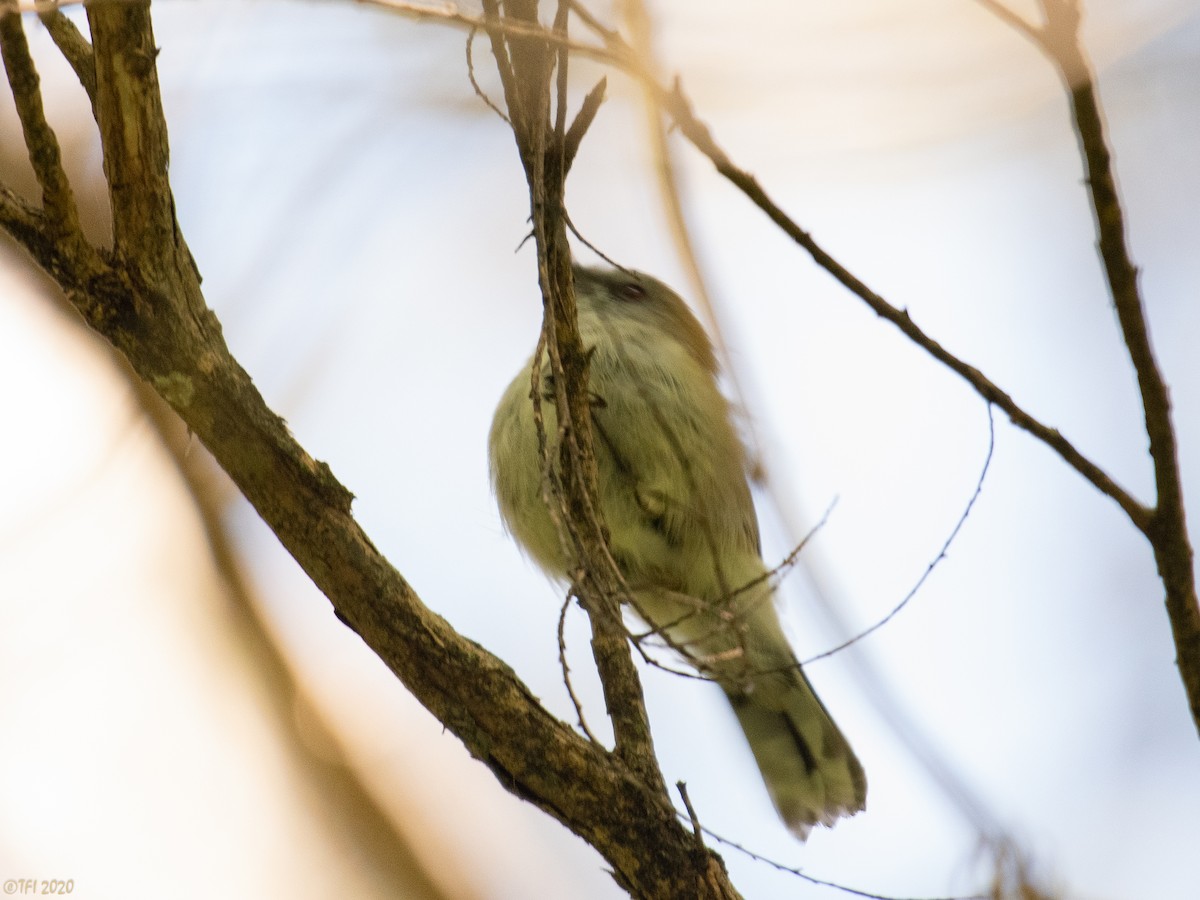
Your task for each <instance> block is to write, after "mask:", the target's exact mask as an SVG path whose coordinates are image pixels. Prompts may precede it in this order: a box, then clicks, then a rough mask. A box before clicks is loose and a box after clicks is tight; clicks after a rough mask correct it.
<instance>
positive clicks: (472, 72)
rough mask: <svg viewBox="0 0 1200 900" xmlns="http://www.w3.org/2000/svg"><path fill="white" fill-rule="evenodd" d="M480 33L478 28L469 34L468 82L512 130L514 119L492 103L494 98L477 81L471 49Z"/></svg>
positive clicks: (476, 94) (476, 93)
mask: <svg viewBox="0 0 1200 900" xmlns="http://www.w3.org/2000/svg"><path fill="white" fill-rule="evenodd" d="M478 33H479V29H478V28H472V29H471V30H470V31H468V32H467V80H468V81H470V82H471V87H472V88H473V89H474V91H475V96H477V97H478V98H479V99H480V100H482V101H483V102H484V103H486V104H487V106H488V109H490V110H491V111H492V112H494V113H495V114H496V115H498V116H499V117H500V118H501V119H503V120H504V121H505V122H506V123H508V126H509V127H510V128H511V127H512V119H510V118H509V117H508V114H507V113H506V112H505V111H504V110H502V109H501V108H500V107H499V106H497V105H496V104H495V103H494V102H493V101H492V98H491V97H489V96H488V95H487V94H486V93H485V92H484V90H483V88H481V87H480V86H479V82H478V81H476V80H475V58H474V54H473V53H472V52H471V49H472V47H473V46H474V44H475V35H476V34H478Z"/></svg>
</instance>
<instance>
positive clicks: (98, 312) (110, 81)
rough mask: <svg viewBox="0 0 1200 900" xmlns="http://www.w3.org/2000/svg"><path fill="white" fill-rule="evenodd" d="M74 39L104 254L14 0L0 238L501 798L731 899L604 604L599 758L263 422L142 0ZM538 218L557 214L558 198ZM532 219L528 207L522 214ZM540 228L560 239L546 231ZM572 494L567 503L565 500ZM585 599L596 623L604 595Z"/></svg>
mask: <svg viewBox="0 0 1200 900" xmlns="http://www.w3.org/2000/svg"><path fill="white" fill-rule="evenodd" d="M88 22H89V25H90V29H91V32H92V40H93V44H94V53H92V54H91V57H92V59H93V60H94V72H95V87H94V92H95V93H94V97H93V101H94V108H95V112H96V119H97V123H98V126H99V129H100V134H101V139H102V144H103V150H104V173H105V177H106V179H107V181H108V185H109V195H110V202H111V205H112V214H113V246H112V248H111V250H103V249H98V248H94V247H91V246H90V245H88V244H87V242H86V241H85V240H84V238H83V236H82V233H81V232H80V231H79V227H78V221H77V216H75V214H74V206H73V201H72V199H71V197H70V189H69V185H67V183H66V180H65V176H63V175H62V172H61V167H60V165H59V160H58V148H57V143H56V142H55V139H54V135H53V133H52V132H51V131H50V130H49V128H48V127H45V122H44V118H42V116H41V98H40V95H39V92H38V82H37V75H36V70H35V69H34V67H33V64H32V61H31V60H30V59H29V54H28V48H27V46H26V43H25V37H24V33H23V31H22V27H21V20H20V17H19V15H18V14H17V13H16V9H15V4H13V3H12V2H11V0H5V4H4V6H2V7H0V36H2V37H3V42H4V51H5V52H4V60H5V65H6V69H7V71H8V73H9V79H10V83H11V86H12V87H13V90H14V94H15V95H16V96H17V97H18V105H19V108H20V110H21V115H22V124H23V125H24V126H25V133H26V139H27V144H28V146H29V150H30V156H31V158H36V159H37V160H38V167H37V173H38V176H39V181H40V182H41V183H42V185H43V195H44V203H43V208H42V209H37V208H34V207H32V206H31V205H29V204H27V203H25V202H24V201H22V200H21V199H20V198H18V197H16V196H15V195H14V194H13V193H12V192H11V191H8V190H6V189H0V226H3V227H4V228H5V230H6V231H7V232H8V233H9V235H10V236H12V237H13V238H15V239H16V240H17V241H18V242H19V243H20V244H22V246H24V247H25V249H26V250H27V251H28V252H29V253H30V254H31V256H33V258H34V259H35V260H36V261H37V263H38V264H39V265H40V266H41V267H42V268H43V269H44V270H45V271H46V272H48V273H49V274H50V275H51V276H52V277H53V278H54V279H55V281H56V282H57V283H58V284H59V285H60V286H61V288H62V290H63V291H64V293H65V294H66V296H67V298H68V299H69V301H70V302H71V304H72V305H73V306H74V307H75V308H76V309H77V310H78V311H79V313H80V314H81V315H82V316H83V318H84V319H85V320H86V321H87V323H88V324H89V325H90V326H91V327H92V328H94V329H95V330H96V331H98V332H99V333H100V334H102V335H103V336H104V337H105V338H107V339H108V340H109V341H110V342H111V343H112V345H113V346H114V347H115V348H116V349H117V350H118V351H120V352H121V353H122V354H123V355H124V356H125V357H126V358H127V359H128V360H129V363H130V364H131V366H132V367H133V369H134V370H135V371H136V372H137V374H138V375H139V376H140V377H141V378H142V379H143V380H144V381H145V382H146V384H148V385H149V386H151V387H152V388H153V389H154V390H155V391H156V392H157V393H158V394H159V395H161V396H162V397H163V398H164V399H165V400H166V401H167V402H168V403H169V404H170V405H171V407H172V408H173V409H174V410H175V411H176V412H177V413H178V414H179V416H180V417H181V418H182V419H183V420H184V421H185V422H186V423H187V425H188V427H189V428H190V429H191V431H192V432H193V433H195V435H196V436H197V437H198V438H199V439H200V440H201V441H203V443H204V444H205V446H206V447H207V448H208V449H209V451H210V452H211V453H212V455H213V456H214V458H215V459H216V460H217V461H218V463H219V464H220V465H221V466H222V467H223V468H224V469H225V471H226V472H227V473H228V474H229V475H230V477H231V478H232V479H233V480H234V482H236V484H237V485H238V487H239V488H240V489H241V491H242V492H243V493H244V494H245V496H246V498H247V499H248V500H249V501H250V503H251V504H252V505H253V506H254V508H255V509H256V510H257V511H258V513H259V515H261V516H262V518H263V520H264V521H265V522H266V523H267V525H268V526H269V527H270V528H271V529H272V530H273V531H274V532H275V534H276V535H277V536H278V538H279V540H280V542H281V543H282V544H283V545H284V546H285V547H286V548H287V549H288V551H289V552H290V553H291V554H292V556H293V557H294V558H295V559H296V561H297V562H298V563H299V564H300V565H301V567H302V568H303V569H304V571H305V572H307V573H308V575H309V576H310V577H311V578H312V580H313V581H314V582H315V583H316V585H317V586H318V587H319V588H320V589H321V590H322V591H323V592H324V593H325V594H326V596H327V597H328V598H329V599H330V601H331V602H332V604H333V606H334V609H335V611H336V613H337V615H338V617H339V618H341V619H343V621H345V622H346V623H347V624H348V625H350V627H352V628H353V629H354V630H355V631H356V632H357V633H358V634H359V635H361V636H362V638H363V640H364V641H365V642H366V643H367V644H368V645H369V646H370V647H371V649H372V650H374V651H375V652H376V653H377V654H378V655H379V656H380V658H381V659H382V660H383V661H384V662H385V663H386V664H387V665H388V666H389V668H391V669H392V671H393V672H395V673H396V675H397V676H398V677H399V679H400V680H401V681H402V682H403V683H404V684H405V686H406V687H407V688H408V689H409V690H410V691H412V693H413V694H414V695H415V696H416V697H417V698H418V699H419V700H420V701H421V702H422V703H423V704H424V705H425V707H426V708H427V709H429V710H430V712H432V713H433V714H434V715H435V716H436V717H437V718H438V719H439V720H440V721H441V722H442V723H443V724H444V725H445V726H446V727H447V728H448V729H450V730H451V731H452V732H453V733H454V734H455V735H456V736H457V737H458V738H459V739H461V740H462V741H463V743H464V744H465V745H466V747H467V749H468V750H469V751H470V752H471V753H472V755H474V756H475V757H476V758H478V759H479V760H481V761H482V762H483V763H485V764H486V765H487V766H488V767H489V768H490V769H491V770H492V771H493V772H494V773H495V775H496V777H497V779H498V780H499V781H500V783H501V784H502V785H503V786H504V787H505V788H506V789H508V790H509V791H511V792H512V793H514V794H516V795H517V796H519V797H522V798H524V799H526V800H528V801H530V802H531V803H534V804H536V805H537V806H538V807H540V808H541V809H543V810H545V811H546V812H548V813H550V814H551V815H552V816H554V817H555V818H557V819H558V820H559V821H561V822H562V823H563V824H564V825H566V826H567V827H568V828H570V829H571V830H572V831H574V832H575V833H577V834H578V835H580V836H581V837H582V838H584V839H585V840H586V841H588V842H589V843H591V844H592V845H593V846H594V847H596V849H597V850H599V851H600V853H601V854H602V855H603V856H604V857H605V858H606V859H607V860H608V862H609V864H610V865H611V866H612V868H613V875H614V877H615V878H616V880H617V881H618V882H619V883H620V884H621V885H622V886H623V887H624V888H625V889H626V890H628V891H629V892H630V893H631V894H633V895H634V896H637V897H647V898H674V897H713V898H734V897H737V896H738V895H737V892H736V891H735V890H734V889H733V888H732V886H731V885H730V884H729V882H728V879H727V876H726V874H725V871H724V867H723V865H722V863H721V861H720V859H719V857H717V856H716V855H715V854H712V853H710V852H709V851H707V850H705V849H704V848H703V847H702V846H700V845H699V844H698V842H697V840H696V838H695V836H694V835H693V834H692V833H691V832H690V831H689V830H687V829H685V828H684V827H683V826H682V824H681V823H680V821H679V820H678V818H677V816H676V813H675V810H674V809H673V807H672V806H671V804H670V802H669V799H668V797H667V794H666V790H665V787H664V786H663V784H662V779H661V775H658V770H657V766H656V765H655V764H654V762H653V754H652V752H650V751H651V748H650V745H649V729H648V726H647V725H646V722H645V713H644V709H642V708H641V695H640V688H637V683H636V672H634V670H633V667H632V662H631V660H630V659H629V656H628V650H627V649H626V648H625V647H624V633H623V632H620V635H619V636H618V635H617V634H616V632H615V631H614V630H613V629H614V627H619V618H617V614H616V612H615V606H614V607H613V608H611V609H609V610H608V611H607V620H606V622H605V630H604V631H603V632H602V633H601V635H600V636H599V637H598V638H597V643H598V645H600V646H601V648H602V650H603V653H604V659H605V665H606V666H607V667H609V668H616V669H617V670H620V671H623V673H624V674H623V675H622V677H626V676H627V675H628V673H629V672H633V678H634V681H633V682H632V683H630V682H628V681H621V682H617V687H616V689H615V692H614V693H612V695H611V696H609V697H608V699H609V702H610V704H611V705H613V706H614V707H616V708H619V709H620V710H621V715H620V717H619V720H618V721H619V722H620V723H621V724H618V726H617V728H616V731H617V733H618V734H619V735H621V736H622V740H621V742H620V743H619V745H618V748H617V750H616V751H614V752H609V751H607V750H605V749H604V748H603V747H601V746H599V745H597V744H595V743H592V742H590V741H588V740H585V739H584V738H582V737H581V736H580V735H578V734H577V733H575V732H574V731H573V730H572V729H571V728H569V727H568V726H567V725H565V724H564V723H562V722H560V721H558V720H557V719H555V718H554V717H553V716H551V715H550V714H549V713H548V712H546V710H544V709H543V708H542V706H541V705H540V704H539V703H538V701H537V699H536V698H535V697H534V696H533V695H532V694H531V693H530V692H529V690H528V689H527V688H526V686H525V685H524V684H523V683H522V682H521V681H520V680H519V679H518V678H517V677H516V675H515V674H514V673H513V671H512V670H511V669H510V668H509V667H508V666H507V665H505V663H504V662H503V661H502V660H500V659H498V658H496V657H495V656H493V655H492V654H491V653H489V652H488V651H487V650H485V649H484V648H482V647H480V646H479V645H477V644H475V643H474V642H472V641H470V640H468V639H466V638H464V637H462V636H461V635H459V634H458V633H457V632H455V631H454V630H453V629H452V628H451V627H450V626H449V624H448V623H447V622H446V621H445V620H443V619H442V618H441V617H440V616H438V615H436V614H435V613H433V612H432V611H430V610H429V609H428V608H426V607H425V606H424V605H423V604H422V603H421V601H420V600H419V598H418V597H417V596H416V594H415V593H414V592H413V590H412V588H411V587H410V586H409V585H408V584H407V583H406V582H405V580H404V579H403V578H402V577H401V576H400V574H399V573H398V572H396V570H395V569H393V568H392V566H391V565H390V564H389V563H388V562H387V560H386V559H384V558H383V557H382V555H380V553H379V552H378V551H377V550H376V549H375V547H374V546H373V545H372V543H371V541H370V540H369V538H368V537H367V536H366V534H364V533H363V532H362V530H361V529H360V528H359V526H358V524H357V523H356V522H355V521H354V519H353V517H352V515H351V511H350V505H351V500H352V499H353V498H352V495H351V494H350V492H349V491H348V490H347V489H346V488H344V487H343V486H342V485H341V484H340V483H339V482H338V481H337V480H336V479H335V478H334V476H333V474H332V473H331V472H330V470H329V468H328V467H327V466H326V465H325V464H324V463H321V462H319V461H317V460H314V459H313V458H312V457H311V456H309V455H308V454H307V453H306V452H305V451H304V449H303V448H302V447H300V446H299V444H297V443H296V441H295V440H294V439H293V438H292V436H291V435H290V434H289V432H288V430H287V427H286V425H285V424H284V422H283V420H282V419H280V418H279V417H278V416H277V415H275V414H274V413H273V412H272V411H271V410H270V409H269V408H268V407H267V406H266V404H265V403H264V401H263V399H262V397H261V395H260V394H259V392H258V391H257V389H256V388H255V387H254V385H253V383H252V382H251V379H250V377H249V376H248V375H247V373H246V372H245V371H244V370H243V369H242V368H241V366H240V365H238V363H237V361H236V360H235V359H234V358H233V357H232V356H231V355H230V353H229V351H228V348H227V347H226V345H225V342H224V339H223V338H222V335H221V328H220V324H219V323H218V322H217V319H216V317H215V316H214V315H213V314H212V312H211V311H210V310H209V309H208V308H207V306H206V305H205V303H204V299H203V296H202V294H201V291H200V277H199V274H198V272H197V271H196V267H195V265H194V263H193V261H192V257H191V254H190V252H189V251H188V248H187V245H186V243H185V241H184V239H183V236H182V234H181V233H180V231H179V228H178V224H177V222H176V219H175V211H174V201H173V199H172V195H171V191H170V186H169V183H168V177H167V161H168V152H167V133H166V125H165V122H164V120H163V115H162V107H161V102H160V96H159V90H158V81H157V73H156V68H155V55H156V50H155V46H154V37H153V32H152V29H151V23H150V14H149V3H148V0H147V2H120V3H93V4H91V5H89V6H88ZM68 24H69V23H68ZM55 27H56V28H57V29H58V32H59V34H58V35H56V40H57V39H59V38H60V37H61V38H62V41H61V42H60V43H65V42H70V46H71V47H72V57H73V58H72V63H73V65H76V67H77V69H78V68H80V67H83V68H84V69H85V70H86V69H87V68H88V59H87V56H88V54H87V51H86V42H83V41H82V38H81V37H80V36H78V35H75V36H74V37H79V40H75V39H74V37H73V36H72V35H71V30H70V29H69V28H65V27H64V26H63V23H62V22H61V21H59V22H56V26H55ZM63 35H65V37H63ZM519 52H520V51H518V53H519ZM548 76H549V70H547V77H548ZM543 87H544V86H543ZM523 90H524V91H527V92H528V93H529V95H530V96H533V95H534V94H535V93H536V92H535V91H534V89H533V87H525V88H523ZM560 182H561V178H560ZM553 204H554V205H553V208H554V209H555V211H556V213H560V211H561V193H558V194H557V195H556V199H555V200H554V201H553ZM542 209H545V205H543V206H542V207H541V208H540V209H539V208H538V207H537V206H536V205H535V214H540V212H541V210H542ZM555 227H557V228H558V229H559V230H560V231H561V224H559V225H558V226H555ZM546 247H547V249H546V250H544V252H543V253H540V254H539V259H542V260H543V261H544V262H543V272H544V274H547V273H548V271H549V270H550V269H553V270H554V272H555V273H556V275H555V281H556V284H557V288H558V292H559V293H558V296H559V297H560V298H561V297H562V296H563V283H564V281H565V280H567V279H568V278H569V270H568V269H567V268H566V267H567V265H568V262H567V258H566V257H565V256H564V255H563V254H565V252H566V250H565V247H566V245H565V242H564V241H562V240H561V235H558V237H556V238H554V239H551V240H549V241H548V242H546ZM563 343H564V345H565V344H566V340H565V339H564V342H563ZM576 343H578V335H577V334H576ZM567 358H568V359H569V360H573V362H572V363H571V364H572V365H574V366H576V367H578V366H579V365H580V361H582V360H583V359H584V357H583V354H582V351H581V349H579V348H578V347H576V348H574V349H573V350H571V351H569V352H568V353H567ZM572 377H573V378H574V379H575V382H576V384H582V379H581V378H579V377H577V376H576V375H573V376H572ZM580 484H581V485H585V484H586V480H584V481H581V482H580ZM581 491H582V489H581ZM585 496H586V495H585V493H582V492H577V496H576V498H575V499H574V500H573V502H574V503H577V504H578V503H582V502H584V499H583V498H585ZM589 596H593V595H592V594H589ZM594 596H596V597H597V598H599V599H597V601H596V603H597V606H599V605H600V604H601V603H602V602H603V598H604V597H606V596H607V597H609V598H611V597H613V596H615V595H614V594H612V593H611V592H609V593H607V594H604V593H598V594H595V595H594ZM331 622H332V618H331ZM338 627H340V626H338ZM618 644H619V645H620V646H619V647H618V646H617V645H618ZM622 653H623V654H624V660H623V661H622V658H621V654H622ZM614 654H615V659H614V658H612V657H613V655H614ZM626 667H627V668H626ZM631 684H632V687H631V686H630V685H631Z"/></svg>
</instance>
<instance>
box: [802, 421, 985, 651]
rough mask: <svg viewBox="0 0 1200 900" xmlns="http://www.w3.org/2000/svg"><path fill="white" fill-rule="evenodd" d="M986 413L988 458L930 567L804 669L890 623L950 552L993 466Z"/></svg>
mask: <svg viewBox="0 0 1200 900" xmlns="http://www.w3.org/2000/svg"><path fill="white" fill-rule="evenodd" d="M987 414H988V447H987V456H986V457H984V460H983V468H982V469H981V470H980V472H979V480H978V481H976V482H975V490H974V492H973V493H972V494H971V499H970V500H968V501H967V505H966V507H965V508H964V509H963V511H962V515H960V516H959V517H958V521H957V522H955V523H954V528H953V529H951V531H950V535H949V537H947V538H946V540H945V543H943V544H942V548H941V549H940V550H939V551H938V554H937V556H935V557H934V558H933V559H932V560H931V561H930V563H929V565H927V566H926V567H925V571H924V572H922V573H921V577H920V578H918V579H917V583H916V584H914V585H913V586H912V589H911V590H910V591H909V592H908V593H907V594H905V595H904V598H903V599H902V600H901V601H900V602H899V603H897V604H896V606H895V607H894V608H893V609H892V611H891V612H889V613H888V614H887V615H886V616H884V617H883V618H882V619H880V620H879V621H878V622H876V623H875V624H874V625H872V626H871V627H870V628H867V629H866V630H864V631H860V632H859V633H858V634H856V635H854V637H852V638H850V639H849V640H845V641H842V643H840V644H838V645H837V646H836V647H833V648H832V649H829V650H826V651H825V652H824V653H818V654H817V655H816V656H810V657H809V658H808V659H806V660H804V662H803V663H801V665H805V666H807V665H808V664H809V663H814V662H816V661H817V660H819V659H825V658H827V657H830V656H833V655H834V654H835V653H840V652H841V651H842V650H845V649H846V648H847V647H850V646H852V645H854V644H857V643H858V642H859V641H861V640H862V639H863V638H865V637H867V636H868V635H870V634H874V633H875V632H876V631H878V630H879V629H880V628H882V627H883V626H884V625H886V624H887V623H888V622H890V621H892V619H894V618H895V617H896V616H897V614H899V612H900V610H902V609H904V607H906V606H907V605H908V602H909V601H910V600H912V598H913V597H915V596H916V595H917V592H918V591H920V590H921V587H922V586H923V585H924V584H925V582H926V581H927V580H928V579H929V576H930V575H932V574H933V570H934V569H936V568H937V566H938V563H940V562H941V561H942V560H943V559H945V558H946V554H947V553H948V552H949V550H950V545H951V544H953V543H954V539H955V538H956V537H958V533H959V531H961V530H962V527H963V525H965V524H966V522H967V516H969V515H971V510H972V509H973V508H974V507H975V501H976V500H978V499H979V495H980V494H981V493H983V482H984V480H985V479H986V478H987V473H988V470H989V469H990V468H991V466H992V453H993V452H994V451H995V449H996V423H995V420H994V419H993V416H992V407H991V404H988V408H987Z"/></svg>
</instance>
